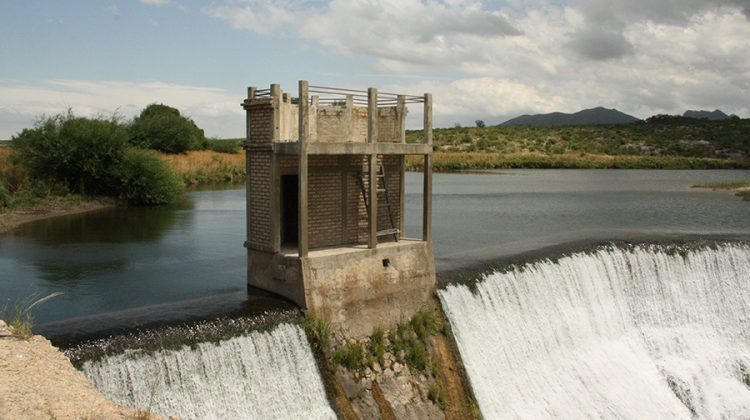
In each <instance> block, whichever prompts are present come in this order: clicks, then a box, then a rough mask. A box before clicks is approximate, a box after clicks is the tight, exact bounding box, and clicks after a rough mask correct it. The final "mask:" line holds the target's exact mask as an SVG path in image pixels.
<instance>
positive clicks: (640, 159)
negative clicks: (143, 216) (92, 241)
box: [0, 104, 750, 232]
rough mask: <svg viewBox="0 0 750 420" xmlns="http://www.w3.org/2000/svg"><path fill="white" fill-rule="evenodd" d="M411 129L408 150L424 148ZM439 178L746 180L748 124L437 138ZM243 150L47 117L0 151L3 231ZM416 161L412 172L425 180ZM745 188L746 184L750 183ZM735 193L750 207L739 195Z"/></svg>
mask: <svg viewBox="0 0 750 420" xmlns="http://www.w3.org/2000/svg"><path fill="white" fill-rule="evenodd" d="M421 138H422V133H421V131H419V130H408V131H407V133H406V139H407V142H411V143H414V142H418V141H421ZM433 138H434V140H433V148H434V150H435V153H434V154H433V169H434V170H435V171H436V172H455V171H466V170H483V169H507V168H537V169H541V168H545V169H547V168H549V169H552V168H564V169H747V168H750V119H740V118H730V119H725V120H721V121H710V120H704V119H695V118H685V117H677V116H664V115H659V116H654V117H651V118H649V119H647V120H645V121H639V122H635V123H629V124H617V125H580V126H556V127H548V126H547V127H545V126H542V127H538V126H537V127H532V126H490V127H488V126H485V124H484V123H483V122H482V121H477V124H476V127H459V126H456V127H453V128H438V129H435V130H434V133H433ZM241 144H242V140H241V139H208V138H206V137H205V135H204V133H203V130H201V129H200V128H199V127H198V126H197V125H196V124H195V123H194V122H193V121H192V120H191V119H190V118H187V117H185V116H183V115H181V114H180V112H179V111H178V110H177V109H175V108H172V107H169V106H167V105H161V104H152V105H149V106H148V107H146V108H145V109H144V110H143V111H142V112H141V113H140V114H139V115H138V116H137V117H135V118H134V119H133V120H131V121H122V120H121V119H118V118H116V117H113V118H109V119H107V118H103V117H96V118H81V117H76V116H75V115H73V114H72V113H70V112H67V113H63V114H58V115H54V116H51V117H42V118H40V119H39V120H38V122H37V123H36V124H35V126H34V127H32V128H29V129H25V130H23V131H22V132H21V133H19V134H17V135H15V136H14V137H13V138H12V139H11V140H10V141H6V142H0V232H2V231H4V230H8V229H10V228H12V227H14V226H17V225H18V224H20V223H24V222H26V221H30V220H36V219H39V218H43V217H50V216H56V215H59V214H66V213H72V212H82V211H91V210H96V209H100V208H104V207H107V206H114V205H162V204H168V203H170V202H173V201H175V200H177V199H179V197H180V196H181V194H182V191H183V190H184V189H185V187H190V186H195V185H201V184H222V183H235V182H243V181H244V179H245V157H244V153H243V152H242V150H241ZM422 163H423V160H422V158H421V157H420V156H408V157H407V161H406V164H407V170H421V166H422ZM743 185H744V184H743ZM706 187H707V188H713V189H732V190H735V191H736V192H737V195H739V196H742V197H744V198H745V199H747V196H748V192H747V187H746V186H742V185H727V186H723V185H722V186H714V185H709V186H706Z"/></svg>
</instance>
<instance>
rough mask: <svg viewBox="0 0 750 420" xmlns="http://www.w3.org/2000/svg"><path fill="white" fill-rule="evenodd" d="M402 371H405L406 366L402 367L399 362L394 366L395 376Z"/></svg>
mask: <svg viewBox="0 0 750 420" xmlns="http://www.w3.org/2000/svg"><path fill="white" fill-rule="evenodd" d="M402 370H404V365H402V364H401V363H399V362H396V363H394V364H393V372H394V373H395V374H399V373H401V371H402Z"/></svg>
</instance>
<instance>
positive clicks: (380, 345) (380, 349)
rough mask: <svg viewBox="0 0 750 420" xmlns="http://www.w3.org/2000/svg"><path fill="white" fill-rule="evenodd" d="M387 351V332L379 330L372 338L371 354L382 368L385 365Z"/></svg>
mask: <svg viewBox="0 0 750 420" xmlns="http://www.w3.org/2000/svg"><path fill="white" fill-rule="evenodd" d="M385 350H386V348H385V332H384V331H383V329H382V328H378V329H376V330H375V331H374V332H373V333H372V335H371V336H370V354H371V355H372V357H373V358H375V360H377V361H378V363H379V364H380V366H383V365H385Z"/></svg>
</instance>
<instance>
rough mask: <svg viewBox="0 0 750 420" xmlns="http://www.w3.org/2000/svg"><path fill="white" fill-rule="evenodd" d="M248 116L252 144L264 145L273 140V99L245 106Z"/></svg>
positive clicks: (257, 100) (255, 101) (261, 100)
mask: <svg viewBox="0 0 750 420" xmlns="http://www.w3.org/2000/svg"><path fill="white" fill-rule="evenodd" d="M245 110H246V111H247V115H248V121H247V124H248V129H249V130H250V138H249V139H248V140H249V142H250V143H263V142H270V141H272V140H273V105H272V104H271V99H268V98H264V99H255V100H253V101H252V102H251V103H250V104H249V105H245Z"/></svg>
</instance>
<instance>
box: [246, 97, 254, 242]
mask: <svg viewBox="0 0 750 420" xmlns="http://www.w3.org/2000/svg"><path fill="white" fill-rule="evenodd" d="M255 90H256V89H255V87H253V86H250V87H248V88H247V100H248V101H250V100H252V99H254V98H255ZM250 134H251V133H250V111H249V110H245V143H246V145H249V143H250ZM250 196H251V194H250V149H249V148H245V241H246V242H245V243H246V244H247V241H248V240H250V206H251V205H252V203H251V202H250Z"/></svg>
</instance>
